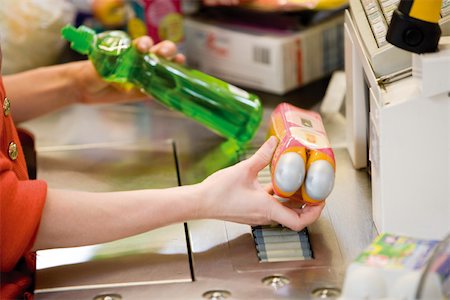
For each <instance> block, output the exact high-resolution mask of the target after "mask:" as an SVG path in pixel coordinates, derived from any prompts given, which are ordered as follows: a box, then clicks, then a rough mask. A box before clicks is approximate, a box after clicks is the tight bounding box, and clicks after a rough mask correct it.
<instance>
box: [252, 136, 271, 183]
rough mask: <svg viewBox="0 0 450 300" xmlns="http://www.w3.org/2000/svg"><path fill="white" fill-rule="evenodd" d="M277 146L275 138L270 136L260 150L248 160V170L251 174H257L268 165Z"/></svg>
mask: <svg viewBox="0 0 450 300" xmlns="http://www.w3.org/2000/svg"><path fill="white" fill-rule="evenodd" d="M277 145H278V139H277V138H276V137H275V136H271V137H270V138H269V139H268V140H267V141H266V142H265V143H264V144H263V145H262V146H261V148H259V149H258V151H256V153H255V154H253V156H252V157H250V158H249V159H248V163H249V164H250V166H249V169H250V171H251V172H252V173H255V174H257V173H258V172H259V171H261V170H262V169H264V168H265V167H266V166H267V165H268V164H269V163H270V161H271V160H272V156H273V153H274V152H275V149H276V147H277Z"/></svg>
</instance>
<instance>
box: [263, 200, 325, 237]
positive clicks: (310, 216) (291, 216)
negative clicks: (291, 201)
mask: <svg viewBox="0 0 450 300" xmlns="http://www.w3.org/2000/svg"><path fill="white" fill-rule="evenodd" d="M324 207H325V203H323V202H322V203H320V204H318V205H315V206H306V207H304V208H302V209H290V208H288V207H285V206H283V205H282V204H281V203H274V205H273V207H272V210H271V215H270V218H271V219H272V220H274V221H276V222H278V223H280V224H282V225H284V226H286V227H289V228H290V229H292V230H295V231H300V230H302V229H303V228H305V227H306V226H308V225H310V224H312V223H313V222H314V221H316V220H317V219H318V218H319V217H320V214H321V212H322V210H323V208H324Z"/></svg>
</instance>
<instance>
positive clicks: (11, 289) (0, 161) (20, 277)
mask: <svg viewBox="0 0 450 300" xmlns="http://www.w3.org/2000/svg"><path fill="white" fill-rule="evenodd" d="M6 96H7V95H6V94H5V89H4V87H3V81H2V78H1V76H0V103H1V106H0V267H1V277H0V280H1V288H0V299H21V298H24V299H30V298H32V292H33V276H34V273H35V271H36V253H35V252H30V250H31V247H32V245H33V243H34V239H35V236H36V232H37V229H38V226H39V221H40V219H41V214H42V209H43V207H44V202H45V198H46V194H47V184H46V183H45V182H44V181H41V180H29V179H28V174H27V168H26V163H25V158H24V156H23V151H22V146H21V144H20V141H19V138H18V135H17V130H16V128H15V126H14V123H13V120H12V118H11V113H12V112H10V111H9V110H8V109H7V107H8V104H7V103H6V104H5V97H6ZM6 102H8V101H6ZM11 143H14V144H16V145H17V147H16V148H14V147H13V148H12V147H11V145H12V144H11ZM14 149H17V152H15V151H14ZM15 153H17V157H16V155H15Z"/></svg>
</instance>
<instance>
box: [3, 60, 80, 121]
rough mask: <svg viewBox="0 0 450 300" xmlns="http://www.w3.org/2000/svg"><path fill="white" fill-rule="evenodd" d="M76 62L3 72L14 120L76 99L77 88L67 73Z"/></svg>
mask: <svg viewBox="0 0 450 300" xmlns="http://www.w3.org/2000/svg"><path fill="white" fill-rule="evenodd" d="M78 65H80V62H75V63H69V64H63V65H55V66H50V67H43V68H38V69H34V70H30V71H26V72H22V73H18V74H14V75H8V76H4V77H3V80H4V85H5V89H6V92H7V96H8V98H9V99H10V101H11V107H12V114H13V117H14V120H15V121H16V122H22V121H26V120H29V119H32V118H35V117H37V116H40V115H43V114H46V113H48V112H51V111H54V110H57V109H60V108H62V107H64V106H67V105H69V104H71V103H74V102H77V101H78V98H79V92H78V90H77V88H76V85H75V84H74V76H72V75H73V74H71V73H72V72H75V71H76V70H77V66H78Z"/></svg>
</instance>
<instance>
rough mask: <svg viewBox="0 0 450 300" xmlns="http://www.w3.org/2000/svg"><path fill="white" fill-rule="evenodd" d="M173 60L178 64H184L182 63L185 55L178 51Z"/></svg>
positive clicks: (184, 60)
mask: <svg viewBox="0 0 450 300" xmlns="http://www.w3.org/2000/svg"><path fill="white" fill-rule="evenodd" d="M173 61H174V62H176V63H178V64H180V65H184V63H185V62H186V56H184V55H183V54H181V53H178V54H177V55H175V58H174V59H173Z"/></svg>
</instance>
